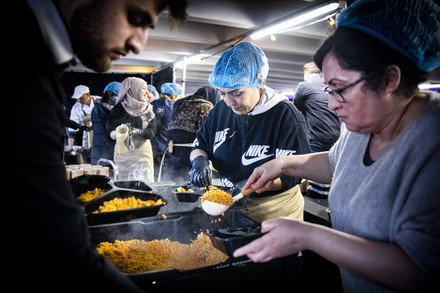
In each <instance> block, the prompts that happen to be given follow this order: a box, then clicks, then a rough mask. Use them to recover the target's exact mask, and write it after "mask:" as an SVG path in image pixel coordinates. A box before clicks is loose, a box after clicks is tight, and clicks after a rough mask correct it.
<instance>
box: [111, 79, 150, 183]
mask: <svg viewBox="0 0 440 293" xmlns="http://www.w3.org/2000/svg"><path fill="white" fill-rule="evenodd" d="M149 94H150V92H149V90H148V88H147V82H146V81H145V80H143V79H141V78H138V77H127V78H126V79H124V80H123V81H122V83H121V88H120V90H119V94H118V99H117V100H116V104H115V106H114V107H113V108H112V110H111V111H110V115H109V119H108V122H107V129H108V131H109V132H110V136H111V138H112V139H115V140H116V146H115V153H114V160H115V163H116V165H117V166H118V171H119V173H118V177H117V178H118V180H145V181H148V182H153V181H154V161H153V149H152V147H151V139H152V138H153V137H154V136H155V135H156V118H155V115H154V112H153V106H152V105H151V104H150V102H149V99H148V95H149Z"/></svg>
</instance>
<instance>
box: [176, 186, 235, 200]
mask: <svg viewBox="0 0 440 293" xmlns="http://www.w3.org/2000/svg"><path fill="white" fill-rule="evenodd" d="M213 186H214V187H215V188H218V189H221V190H225V191H228V190H229V188H228V187H224V186H221V185H213ZM180 187H183V188H185V189H187V190H188V189H192V190H194V192H181V191H178V189H177V188H176V189H174V191H173V193H174V195H175V196H176V198H177V200H178V201H180V202H196V201H198V200H199V198H200V196H202V194H203V193H205V192H206V191H207V189H206V188H204V187H198V186H195V185H192V184H190V183H188V184H185V185H182V186H180Z"/></svg>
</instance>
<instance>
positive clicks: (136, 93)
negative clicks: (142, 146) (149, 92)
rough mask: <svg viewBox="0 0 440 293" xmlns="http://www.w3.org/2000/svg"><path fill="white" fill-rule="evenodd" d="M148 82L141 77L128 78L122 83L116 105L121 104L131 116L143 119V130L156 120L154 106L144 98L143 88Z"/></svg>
mask: <svg viewBox="0 0 440 293" xmlns="http://www.w3.org/2000/svg"><path fill="white" fill-rule="evenodd" d="M146 86H147V82H146V81H145V80H143V79H142V78H139V77H127V78H126V79H124V80H123V81H122V83H121V87H120V89H119V94H118V99H117V100H116V104H119V103H121V104H122V107H124V109H125V111H127V113H128V114H130V115H131V116H136V117H139V116H140V117H141V118H142V122H143V128H146V127H147V125H148V123H149V122H150V121H151V120H153V119H154V117H155V115H154V112H153V106H152V105H151V104H150V103H149V102H148V100H143V98H142V91H141V90H142V88H143V87H146Z"/></svg>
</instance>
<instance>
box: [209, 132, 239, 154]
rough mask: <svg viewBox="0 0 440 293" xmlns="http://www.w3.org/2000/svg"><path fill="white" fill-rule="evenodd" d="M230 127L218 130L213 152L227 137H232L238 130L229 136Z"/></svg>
mask: <svg viewBox="0 0 440 293" xmlns="http://www.w3.org/2000/svg"><path fill="white" fill-rule="evenodd" d="M229 130H230V129H229V128H226V129H224V130H221V131H217V132H216V133H215V139H214V146H213V148H212V150H213V152H214V153H215V151H216V150H217V149H218V148H219V147H220V146H221V145H222V144H223V143H224V142H225V141H226V139H228V138H231V137H232V136H233V135H234V134H235V133H236V131H234V132H233V133H232V134H231V135H230V136H229V137H228V132H229Z"/></svg>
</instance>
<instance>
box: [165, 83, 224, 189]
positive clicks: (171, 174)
mask: <svg viewBox="0 0 440 293" xmlns="http://www.w3.org/2000/svg"><path fill="white" fill-rule="evenodd" d="M219 100H220V95H219V92H218V91H217V90H216V89H215V88H213V87H212V86H203V87H201V88H199V89H198V90H197V91H196V92H195V93H194V94H192V95H190V96H187V97H184V98H182V99H178V100H177V101H176V102H175V103H174V105H173V114H172V116H171V122H170V124H169V125H168V132H167V136H168V148H167V150H168V151H167V152H166V153H165V154H164V155H163V156H162V161H161V167H162V168H159V175H158V180H159V181H160V180H162V179H163V180H171V181H175V182H178V181H186V182H187V181H188V171H189V169H190V167H191V162H190V160H189V155H190V153H191V147H192V143H193V142H194V139H195V138H196V133H197V131H198V130H199V129H200V127H202V125H203V123H204V122H205V120H206V118H207V117H208V114H209V111H211V109H212V108H213V107H214V105H215V104H217V102H218V101H219Z"/></svg>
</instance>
